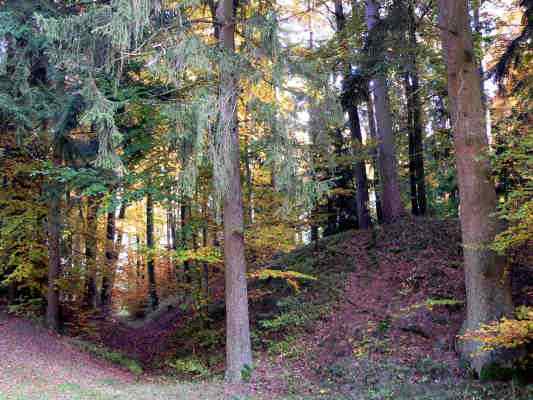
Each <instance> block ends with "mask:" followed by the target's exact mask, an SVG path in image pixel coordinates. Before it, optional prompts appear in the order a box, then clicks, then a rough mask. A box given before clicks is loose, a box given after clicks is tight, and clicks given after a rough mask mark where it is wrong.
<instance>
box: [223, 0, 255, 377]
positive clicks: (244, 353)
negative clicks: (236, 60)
mask: <svg viewBox="0 0 533 400" xmlns="http://www.w3.org/2000/svg"><path fill="white" fill-rule="evenodd" d="M217 20H218V22H219V26H220V45H221V47H222V48H223V50H224V51H225V53H226V54H228V55H231V54H233V53H234V51H235V20H234V2H233V0H220V1H219V3H218V8H217ZM237 86H238V81H237V77H236V74H235V72H234V71H233V70H232V66H231V65H229V63H221V71H220V120H221V121H220V123H221V126H222V127H229V129H225V134H229V135H231V137H230V138H229V146H227V149H226V151H227V152H228V153H229V154H226V156H227V158H226V159H227V160H228V161H229V163H230V167H229V168H228V170H227V173H228V176H227V179H228V188H227V189H226V193H225V194H224V219H223V220H224V264H225V285H226V289H225V297H226V380H227V381H229V382H239V381H241V380H242V378H243V376H242V373H243V371H245V370H246V368H247V367H251V365H252V347H251V340H250V323H249V315H248V290H247V286H246V260H245V258H244V218H243V199H242V185H241V179H240V168H239V161H240V152H239V136H238V130H237V124H236V111H235V110H236V105H237Z"/></svg>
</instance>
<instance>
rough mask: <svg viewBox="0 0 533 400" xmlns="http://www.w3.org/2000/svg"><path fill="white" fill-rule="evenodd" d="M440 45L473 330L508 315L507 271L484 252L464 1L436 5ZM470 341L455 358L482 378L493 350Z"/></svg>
mask: <svg viewBox="0 0 533 400" xmlns="http://www.w3.org/2000/svg"><path fill="white" fill-rule="evenodd" d="M439 16H440V25H441V30H442V31H441V32H442V45H443V50H444V56H445V59H446V63H447V67H448V92H449V98H450V103H451V115H452V126H453V131H454V142H455V152H456V160H457V173H458V180H459V195H460V206H459V211H460V220H461V231H462V238H463V251H464V263H465V281H466V302H467V315H466V320H465V322H464V326H463V329H464V330H465V331H466V330H475V329H478V328H479V327H480V326H481V325H482V324H486V323H489V322H493V321H496V320H498V319H499V318H501V317H503V316H506V315H509V314H510V313H511V312H512V311H513V303H512V299H511V286H510V279H509V271H508V269H507V264H506V260H505V258H504V257H502V256H500V255H497V254H496V253H495V252H494V251H492V250H491V249H490V247H489V246H490V244H491V242H492V241H493V240H494V237H495V235H496V234H497V233H498V232H500V229H501V223H500V222H499V221H498V220H497V218H496V217H495V216H494V213H495V211H496V207H497V204H498V201H497V197H496V191H495V189H494V185H493V182H492V180H491V166H490V163H489V158H488V157H489V145H488V139H487V134H486V129H485V115H484V107H483V103H482V94H481V84H480V76H479V70H478V66H477V62H476V58H475V55H474V47H473V44H472V32H471V27H470V21H469V12H468V4H467V1H466V0H439ZM480 346H481V344H480V343H479V342H477V341H474V340H469V341H465V342H464V343H462V344H461V347H460V351H461V354H462V355H463V356H464V357H465V358H468V360H470V361H471V362H472V366H473V367H474V368H475V370H476V371H477V372H478V374H482V372H483V370H484V369H485V368H487V367H489V366H491V365H492V364H494V363H497V362H498V361H501V359H500V355H499V354H498V352H496V351H490V352H480V351H479V350H480Z"/></svg>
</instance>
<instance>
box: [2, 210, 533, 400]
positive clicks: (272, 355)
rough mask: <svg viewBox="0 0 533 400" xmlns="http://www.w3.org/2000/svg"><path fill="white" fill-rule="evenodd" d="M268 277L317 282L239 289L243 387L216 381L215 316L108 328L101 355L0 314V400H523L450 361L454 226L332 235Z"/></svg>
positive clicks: (505, 385)
mask: <svg viewBox="0 0 533 400" xmlns="http://www.w3.org/2000/svg"><path fill="white" fill-rule="evenodd" d="M268 268H272V269H276V270H282V271H297V272H300V273H303V274H307V275H311V276H313V277H315V278H316V280H304V281H302V282H300V288H299V290H298V291H295V290H294V289H293V288H291V286H290V285H287V283H286V282H284V281H283V280H281V281H280V280H276V279H269V280H265V281H259V282H257V281H255V282H253V283H252V284H251V285H250V298H251V302H250V303H251V317H252V326H253V332H252V339H253V343H254V349H255V365H254V371H253V374H252V376H251V378H250V380H249V381H248V382H247V383H245V384H243V385H240V386H227V385H223V384H222V382H221V371H222V369H223V354H224V352H223V334H222V333H223V313H222V314H221V313H220V310H218V311H216V310H215V311H212V315H211V325H210V326H209V327H208V328H206V327H204V326H203V325H202V321H198V320H197V319H195V318H194V317H193V316H190V315H189V316H187V313H186V312H183V311H180V310H179V309H167V310H163V311H162V312H160V313H159V314H158V315H156V316H152V318H150V319H147V321H146V323H144V324H139V323H137V324H135V325H131V324H130V325H128V324H125V323H124V322H121V321H120V320H115V321H108V322H105V323H104V324H103V325H100V328H101V329H99V332H100V338H99V340H98V342H99V343H100V345H105V347H94V345H93V344H87V343H86V342H80V341H74V340H72V339H71V338H68V337H59V336H56V335H53V334H51V333H49V332H47V331H46V330H44V329H42V328H40V327H39V326H38V325H36V324H34V323H30V322H28V321H24V320H21V319H18V318H14V317H11V316H7V315H5V314H1V313H0V354H2V355H3V358H2V362H1V363H0V400H7V399H9V400H11V399H30V400H31V399H43V400H44V399H69V400H70V399H132V400H135V399H167V398H168V399H171V398H172V399H190V400H196V399H198V400H199V399H206V400H207V399H224V400H226V399H228V400H245V399H246V400H257V399H302V400H303V399H322V400H386V399H395V400H402V399H405V400H407V399H418V400H423V399H426V400H439V399H442V400H444V399H449V400H452V399H457V400H459V399H461V400H485V399H487V400H492V399H494V400H504V399H509V400H511V399H513V400H515V399H524V400H525V399H531V398H533V385H529V386H528V385H525V384H521V383H518V382H517V381H516V380H513V381H510V382H497V383H482V382H479V381H477V380H474V379H472V378H471V376H470V374H469V373H468V371H467V370H465V369H464V367H463V366H462V365H461V363H460V361H459V360H458V358H457V355H456V353H455V351H454V341H455V337H456V335H457V333H458V331H459V329H460V325H461V321H462V320H463V318H464V306H463V304H464V279H463V276H464V271H463V269H462V262H461V248H460V235H459V229H458V226H457V222H456V221H436V220H427V219H418V220H416V219H408V220H405V221H402V222H399V223H397V224H394V225H391V226H385V227H377V228H375V229H374V230H372V231H350V232H345V233H343V234H339V235H335V236H332V237H329V238H326V239H323V240H321V241H319V242H318V243H316V244H313V245H310V246H306V247H303V248H300V249H297V250H295V251H293V252H291V253H289V254H280V255H277V256H276V257H274V258H273V259H272V261H271V262H270V263H269V265H268ZM513 281H514V282H513V283H514V297H515V300H516V303H517V304H530V305H531V304H532V303H533V296H532V294H533V291H532V287H531V282H533V280H532V276H531V271H529V272H528V271H527V270H524V269H521V268H515V273H514V275H513ZM528 285H529V286H528ZM221 315H222V318H221ZM198 341H200V342H201V345H200V346H198ZM95 349H100V350H99V351H98V352H95ZM101 349H109V350H101ZM112 351H120V353H112ZM95 354H98V356H95ZM102 354H103V355H104V356H105V357H101V356H102ZM113 354H126V355H127V356H129V357H131V360H130V359H129V358H126V357H124V358H122V357H120V356H119V357H109V355H113ZM106 355H107V356H106ZM104 358H105V359H107V360H112V361H114V362H115V363H117V362H118V364H120V365H121V366H122V367H118V366H117V365H115V364H112V363H110V362H109V361H106V360H104ZM130 361H131V362H130ZM137 365H139V366H137ZM169 365H171V366H173V368H170V369H169V367H168V366H169ZM124 367H126V368H124ZM143 368H144V371H143ZM172 372H175V373H172Z"/></svg>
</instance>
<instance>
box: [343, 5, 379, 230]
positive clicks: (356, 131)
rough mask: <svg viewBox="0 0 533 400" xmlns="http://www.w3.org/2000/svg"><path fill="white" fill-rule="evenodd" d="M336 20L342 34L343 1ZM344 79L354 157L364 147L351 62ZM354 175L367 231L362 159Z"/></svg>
mask: <svg viewBox="0 0 533 400" xmlns="http://www.w3.org/2000/svg"><path fill="white" fill-rule="evenodd" d="M335 19H336V22H337V31H338V32H340V33H342V32H343V31H344V28H345V25H346V17H345V15H344V9H343V6H342V0H335ZM343 69H344V77H343V92H344V93H343V97H344V98H343V102H342V103H343V108H344V111H345V112H347V113H348V122H349V126H350V133H351V139H352V150H353V153H354V156H355V157H357V156H358V155H359V154H361V150H362V145H363V136H362V134H361V123H360V120H359V113H358V112H357V104H356V103H355V99H354V93H352V92H349V89H348V87H347V86H348V85H347V83H348V80H349V79H350V76H351V71H352V66H351V65H350V63H349V62H344V67H343ZM353 175H354V176H355V185H356V194H355V203H356V207H353V208H355V209H356V210H355V211H356V213H357V226H358V227H359V228H360V229H367V228H368V227H369V226H370V225H371V219H370V213H369V212H368V199H369V196H368V180H367V176H366V168H365V163H364V161H363V160H361V159H356V161H355V165H354V167H353Z"/></svg>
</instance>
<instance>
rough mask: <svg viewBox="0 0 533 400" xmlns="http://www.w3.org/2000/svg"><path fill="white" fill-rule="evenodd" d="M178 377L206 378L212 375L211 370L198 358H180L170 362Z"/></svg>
mask: <svg viewBox="0 0 533 400" xmlns="http://www.w3.org/2000/svg"><path fill="white" fill-rule="evenodd" d="M168 366H170V367H172V369H173V370H174V372H175V373H176V374H178V375H187V376H192V377H195V378H205V377H207V376H208V375H209V374H210V371H209V368H207V366H206V365H205V364H204V363H203V362H202V361H201V360H200V359H198V358H196V357H194V356H191V357H188V358H178V359H175V360H172V361H169V362H168Z"/></svg>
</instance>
